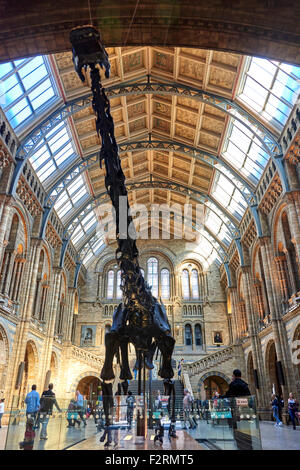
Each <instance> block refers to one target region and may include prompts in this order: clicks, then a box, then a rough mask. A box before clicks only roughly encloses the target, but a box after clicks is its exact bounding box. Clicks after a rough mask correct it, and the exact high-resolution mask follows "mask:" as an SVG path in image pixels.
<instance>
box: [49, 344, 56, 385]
mask: <svg viewBox="0 0 300 470" xmlns="http://www.w3.org/2000/svg"><path fill="white" fill-rule="evenodd" d="M50 371H51V376H50V382H51V383H53V385H54V389H57V380H58V358H57V354H56V352H55V351H52V353H51V359H50Z"/></svg>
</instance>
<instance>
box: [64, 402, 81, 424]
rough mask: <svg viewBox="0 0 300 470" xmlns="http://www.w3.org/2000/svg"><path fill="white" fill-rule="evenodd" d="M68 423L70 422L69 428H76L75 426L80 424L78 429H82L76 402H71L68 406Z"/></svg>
mask: <svg viewBox="0 0 300 470" xmlns="http://www.w3.org/2000/svg"><path fill="white" fill-rule="evenodd" d="M67 421H68V426H67V428H71V427H74V426H75V424H76V423H77V424H78V427H80V421H79V419H78V413H77V411H76V401H75V400H73V399H72V400H71V401H70V403H69V406H68V410H67Z"/></svg>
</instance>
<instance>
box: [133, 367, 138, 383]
mask: <svg viewBox="0 0 300 470" xmlns="http://www.w3.org/2000/svg"><path fill="white" fill-rule="evenodd" d="M133 373H134V380H136V378H137V373H138V369H137V367H136V366H134V369H133Z"/></svg>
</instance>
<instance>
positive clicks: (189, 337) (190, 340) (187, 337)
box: [184, 325, 193, 346]
mask: <svg viewBox="0 0 300 470" xmlns="http://www.w3.org/2000/svg"><path fill="white" fill-rule="evenodd" d="M184 331H185V345H186V346H192V343H193V335H192V327H191V325H185V327H184Z"/></svg>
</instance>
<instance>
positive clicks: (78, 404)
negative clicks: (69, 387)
mask: <svg viewBox="0 0 300 470" xmlns="http://www.w3.org/2000/svg"><path fill="white" fill-rule="evenodd" d="M76 409H77V411H78V414H79V417H80V419H81V421H82V422H83V424H84V426H86V420H85V410H84V398H83V395H81V393H80V392H79V390H77V391H76Z"/></svg>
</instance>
